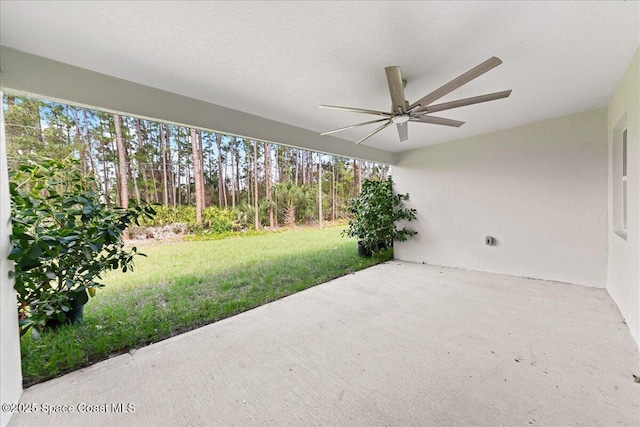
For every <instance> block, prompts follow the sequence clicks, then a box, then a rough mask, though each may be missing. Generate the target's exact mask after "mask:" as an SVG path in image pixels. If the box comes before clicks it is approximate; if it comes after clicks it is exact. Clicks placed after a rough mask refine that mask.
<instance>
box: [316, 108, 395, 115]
mask: <svg viewBox="0 0 640 427" xmlns="http://www.w3.org/2000/svg"><path fill="white" fill-rule="evenodd" d="M318 107H319V108H324V109H327V110H340V111H351V112H352V113H364V114H375V115H377V116H387V117H391V116H393V114H392V113H386V112H384V111H376V110H365V109H362V108H349V107H336V106H335V105H319V106H318Z"/></svg>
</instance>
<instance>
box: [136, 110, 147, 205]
mask: <svg viewBox="0 0 640 427" xmlns="http://www.w3.org/2000/svg"><path fill="white" fill-rule="evenodd" d="M136 138H137V139H138V153H137V155H138V159H140V155H141V152H142V151H143V149H142V129H140V119H136ZM138 167H139V168H140V172H141V173H142V184H143V186H144V201H145V202H147V204H148V203H149V202H150V200H149V183H148V182H147V164H146V162H144V163H140V160H138Z"/></svg>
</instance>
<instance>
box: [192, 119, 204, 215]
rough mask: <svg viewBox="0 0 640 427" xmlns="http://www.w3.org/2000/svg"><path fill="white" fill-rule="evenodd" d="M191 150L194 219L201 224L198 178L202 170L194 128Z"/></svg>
mask: <svg viewBox="0 0 640 427" xmlns="http://www.w3.org/2000/svg"><path fill="white" fill-rule="evenodd" d="M191 150H192V152H193V177H194V181H195V184H196V221H197V222H198V224H202V181H201V179H200V175H201V174H202V170H201V169H200V167H201V162H200V152H199V151H200V150H199V147H198V137H197V135H196V130H195V129H191Z"/></svg>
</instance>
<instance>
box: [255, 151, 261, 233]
mask: <svg viewBox="0 0 640 427" xmlns="http://www.w3.org/2000/svg"><path fill="white" fill-rule="evenodd" d="M253 210H254V211H255V213H254V215H253V225H254V228H255V229H256V230H257V229H259V228H260V215H259V214H260V212H259V211H258V142H257V141H253Z"/></svg>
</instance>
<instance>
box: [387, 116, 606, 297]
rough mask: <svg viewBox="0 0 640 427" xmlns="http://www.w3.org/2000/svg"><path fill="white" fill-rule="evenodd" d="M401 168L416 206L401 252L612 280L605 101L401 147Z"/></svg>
mask: <svg viewBox="0 0 640 427" xmlns="http://www.w3.org/2000/svg"><path fill="white" fill-rule="evenodd" d="M393 177H394V181H395V182H396V191H398V192H401V193H406V192H408V193H409V195H410V198H411V202H410V203H408V204H407V205H408V206H411V207H415V208H416V209H417V210H418V221H417V222H415V223H414V222H412V223H411V224H412V225H413V227H414V229H415V230H416V231H418V233H419V234H418V235H417V236H415V237H414V239H413V240H410V241H407V242H404V243H397V246H396V249H395V255H396V257H397V258H399V259H402V260H407V261H415V262H425V263H428V264H435V265H443V266H452V267H459V268H465V269H472V270H480V271H490V272H495V273H506V274H513V275H518V276H525V277H533V278H540V279H549V280H557V281H561V282H568V283H576V284H582V285H587V286H595V287H604V286H605V285H606V279H607V110H606V108H602V109H597V110H591V111H586V112H582V113H578V114H573V115H569V116H564V117H559V118H554V119H550V120H545V121H542V122H538V123H534V124H530V125H526V126H520V127H516V128H512V129H508V130H504V131H499V132H494V133H491V134H486V135H481V136H477V137H473V138H467V139H463V140H458V141H454V142H448V143H444V144H439V145H435V146H430V147H426V148H422V149H418V150H412V151H407V152H404V153H400V155H399V157H398V163H397V164H396V165H395V166H394V167H393ZM485 236H493V237H495V238H496V240H497V244H496V245H495V246H486V245H485V241H484V238H485Z"/></svg>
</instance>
